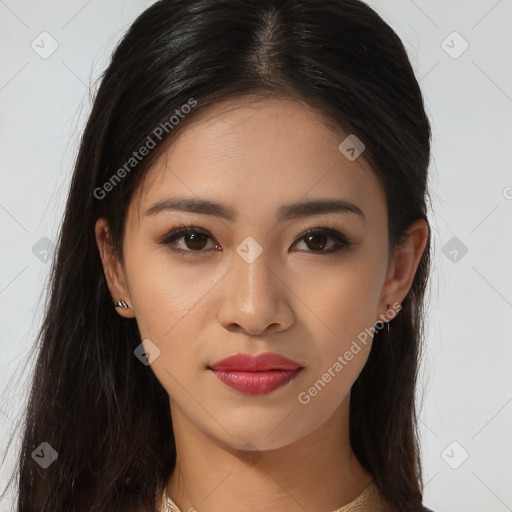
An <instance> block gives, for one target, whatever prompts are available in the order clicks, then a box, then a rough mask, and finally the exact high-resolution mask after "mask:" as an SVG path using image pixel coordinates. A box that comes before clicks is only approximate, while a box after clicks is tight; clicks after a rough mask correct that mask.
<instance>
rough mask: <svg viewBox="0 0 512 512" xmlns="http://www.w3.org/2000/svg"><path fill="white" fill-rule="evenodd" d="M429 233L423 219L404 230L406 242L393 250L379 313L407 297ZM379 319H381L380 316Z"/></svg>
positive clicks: (384, 311)
mask: <svg viewBox="0 0 512 512" xmlns="http://www.w3.org/2000/svg"><path fill="white" fill-rule="evenodd" d="M429 231H430V228H429V225H428V223H427V222H426V221H425V220H424V219H417V220H415V221H414V222H413V223H412V224H411V225H410V226H409V228H408V229H407V230H406V235H407V238H406V240H405V241H404V242H403V244H402V245H400V246H399V247H397V248H396V249H395V252H394V255H393V257H392V259H391V261H390V265H389V269H388V272H387V275H386V280H385V282H384V285H383V288H382V292H381V299H380V303H379V311H381V312H383V314H385V313H386V311H387V310H388V309H389V305H390V304H394V303H395V302H397V303H402V301H403V300H404V299H405V297H407V294H408V293H409V290H410V289H411V285H412V282H413V280H414V276H415V274H416V270H417V268H418V265H419V263H420V260H421V257H422V255H423V252H424V251H425V247H426V245H427V241H428V236H429ZM379 319H382V318H381V316H380V317H379Z"/></svg>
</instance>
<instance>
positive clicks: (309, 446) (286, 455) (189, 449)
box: [167, 397, 372, 512]
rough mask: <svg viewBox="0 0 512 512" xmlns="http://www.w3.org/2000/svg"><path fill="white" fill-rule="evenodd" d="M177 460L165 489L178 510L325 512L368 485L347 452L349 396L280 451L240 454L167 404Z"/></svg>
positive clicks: (349, 499) (361, 471) (213, 511)
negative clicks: (323, 418) (326, 416)
mask: <svg viewBox="0 0 512 512" xmlns="http://www.w3.org/2000/svg"><path fill="white" fill-rule="evenodd" d="M171 411H172V422H173V429H174V436H175V440H176V449H177V462H176V467H175V470H174V472H173V475H172V477H171V479H170V481H169V484H168V486H167V494H168V496H170V497H171V499H172V500H173V501H174V502H175V503H176V504H177V505H178V506H179V507H180V509H181V510H182V511H188V510H197V511H199V512H225V511H230V510H239V509H240V505H241V504H243V508H244V510H247V511H250V512H268V511H269V510H286V511H289V512H304V510H308V511H311V512H331V511H333V510H337V509H338V508H340V507H342V506H344V505H346V504H347V503H349V502H350V501H352V500H353V499H355V498H356V497H357V496H358V495H359V494H360V493H361V492H362V491H363V490H364V488H365V487H366V486H367V485H368V484H369V483H370V482H371V480H372V477H371V475H370V474H368V473H367V472H366V471H365V470H364V468H363V467H362V466H361V464H360V463H359V461H358V460H357V458H356V456H355V454H354V453H353V452H352V451H351V448H350V442H349V435H348V413H349V397H347V399H346V400H344V401H343V402H342V403H341V404H340V406H339V407H338V409H337V410H336V411H335V413H334V414H333V415H332V416H331V417H330V419H329V420H328V421H327V422H326V423H325V424H324V425H322V426H321V427H319V428H318V429H317V430H315V431H314V432H313V433H310V434H308V435H307V436H305V437H302V438H300V439H299V440H297V441H295V442H293V443H291V444H288V445H286V446H283V447H281V448H277V449H273V450H266V451H261V452H257V451H256V452H249V451H242V450H241V449H237V448H234V447H231V446H227V445H226V444H225V443H223V442H221V441H220V440H218V439H213V438H211V437H209V436H207V435H205V433H204V432H202V431H201V430H199V429H198V428H197V427H196V426H194V425H193V424H192V423H191V422H189V421H188V420H187V418H186V417H185V416H184V415H183V414H182V412H181V411H180V409H179V408H178V407H177V406H176V404H174V403H171Z"/></svg>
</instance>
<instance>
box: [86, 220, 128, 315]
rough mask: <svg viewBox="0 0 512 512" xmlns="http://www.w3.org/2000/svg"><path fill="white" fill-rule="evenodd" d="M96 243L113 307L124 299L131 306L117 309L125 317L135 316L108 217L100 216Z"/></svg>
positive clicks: (96, 228) (97, 224)
mask: <svg viewBox="0 0 512 512" xmlns="http://www.w3.org/2000/svg"><path fill="white" fill-rule="evenodd" d="M95 234H96V243H97V245H98V250H99V252H100V258H101V263H102V265H103V272H104V273H105V279H106V280H107V285H108V289H109V291H110V295H111V297H112V303H113V304H112V307H113V308H114V303H115V302H117V301H118V300H121V299H123V300H124V301H125V302H126V303H127V304H128V306H129V308H128V309H122V308H120V307H116V308H115V310H116V311H117V312H118V313H119V314H120V315H121V316H122V317H124V318H134V317H135V313H134V310H133V303H132V300H131V297H130V292H129V291H128V286H127V284H126V276H125V274H124V270H123V266H122V265H121V262H120V261H119V259H118V258H117V257H116V256H115V255H114V250H113V247H112V243H111V237H110V229H109V225H108V222H107V220H106V219H104V218H100V219H98V220H97V221H96V225H95Z"/></svg>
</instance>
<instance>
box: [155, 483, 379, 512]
mask: <svg viewBox="0 0 512 512" xmlns="http://www.w3.org/2000/svg"><path fill="white" fill-rule="evenodd" d="M382 506H383V501H382V498H381V496H380V493H379V489H378V488H377V486H376V485H375V483H374V482H373V481H372V482H370V483H369V484H368V485H367V486H366V487H365V488H364V490H363V492H362V493H361V494H360V495H359V496H358V497H357V498H355V499H354V500H352V501H351V502H350V503H347V505H344V506H343V507H341V508H338V509H337V510H334V511H333V512H382V510H383V508H382ZM160 511H161V512H182V511H181V510H180V509H179V508H178V505H176V504H175V503H174V502H173V501H172V500H171V498H169V497H168V496H167V494H166V493H164V495H163V497H162V504H161V507H160Z"/></svg>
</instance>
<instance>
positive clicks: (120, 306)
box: [114, 299, 130, 310]
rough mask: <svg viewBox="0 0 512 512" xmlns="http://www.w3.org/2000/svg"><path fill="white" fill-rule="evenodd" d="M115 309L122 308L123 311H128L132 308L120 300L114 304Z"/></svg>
mask: <svg viewBox="0 0 512 512" xmlns="http://www.w3.org/2000/svg"><path fill="white" fill-rule="evenodd" d="M114 307H115V308H121V309H122V310H125V309H128V308H129V307H130V306H128V304H127V303H126V302H125V301H124V300H123V299H121V300H118V301H117V302H114Z"/></svg>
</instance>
